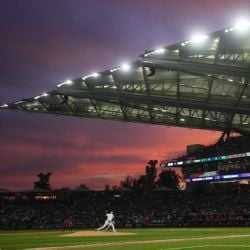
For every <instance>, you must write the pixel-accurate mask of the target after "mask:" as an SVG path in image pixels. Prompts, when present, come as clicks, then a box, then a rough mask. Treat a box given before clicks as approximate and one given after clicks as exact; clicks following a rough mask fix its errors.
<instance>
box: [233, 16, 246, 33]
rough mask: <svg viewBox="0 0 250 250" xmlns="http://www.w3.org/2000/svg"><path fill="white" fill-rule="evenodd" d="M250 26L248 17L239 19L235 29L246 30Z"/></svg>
mask: <svg viewBox="0 0 250 250" xmlns="http://www.w3.org/2000/svg"><path fill="white" fill-rule="evenodd" d="M249 27H250V22H249V21H248V20H246V19H241V20H239V21H238V22H237V23H236V25H235V26H234V28H235V29H237V30H240V31H245V30H247V29H248V28H249Z"/></svg>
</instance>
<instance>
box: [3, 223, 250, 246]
mask: <svg viewBox="0 0 250 250" xmlns="http://www.w3.org/2000/svg"><path fill="white" fill-rule="evenodd" d="M119 232H130V233H133V234H132V235H122V236H120V235H115V234H113V233H112V232H110V234H109V235H108V236H101V237H100V236H99V237H96V236H85V237H82V236H81V237H62V235H63V234H65V233H63V232H62V231H59V230H43V231H41V230H39V231H38V230H37V231H36V230H33V231H28V230H27V231H2V232H1V234H0V249H1V250H9V249H29V248H43V249H50V248H49V247H57V248H54V249H95V250H104V249H109V250H132V249H135V250H140V249H141V250H182V249H183V250H185V249H201V250H215V249H220V250H222V249H224V250H235V249H249V250H250V228H145V229H121V230H119ZM67 233H68V232H67ZM109 243H112V244H113V245H112V244H109ZM94 244H96V245H94ZM52 249H53V248H52Z"/></svg>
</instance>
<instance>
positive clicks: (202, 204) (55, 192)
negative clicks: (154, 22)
mask: <svg viewBox="0 0 250 250" xmlns="http://www.w3.org/2000/svg"><path fill="white" fill-rule="evenodd" d="M249 79H250V22H249V21H248V20H243V21H241V22H238V23H235V24H234V25H232V26H228V27H225V28H223V29H221V30H217V31H214V32H211V33H200V34H195V35H194V36H192V37H190V38H188V39H186V40H181V41H179V42H176V43H173V44H170V45H165V46H162V47H159V48H157V49H155V50H145V51H144V52H142V53H141V54H140V55H139V56H138V58H136V59H135V60H134V61H132V62H131V63H124V64H122V65H118V66H115V67H112V68H109V69H105V70H103V71H100V72H94V73H90V74H86V75H82V76H79V77H77V78H74V79H70V80H66V81H63V82H60V83H58V84H55V87H54V88H53V89H52V90H49V91H47V92H44V93H41V94H39V95H37V96H34V97H31V98H25V99H20V100H16V101H14V102H9V103H2V104H1V108H0V111H1V113H7V112H14V113H15V114H17V113H18V114H19V113H21V114H23V113H24V112H25V113H29V114H30V117H31V119H32V116H33V114H34V113H40V114H42V117H43V118H44V119H46V117H48V116H49V115H57V116H60V117H61V116H63V117H66V118H67V117H69V116H71V117H78V119H80V118H83V119H84V118H93V119H96V120H97V121H98V119H99V120H100V119H102V120H108V121H109V120H113V121H120V122H123V123H122V124H124V123H141V124H151V125H152V126H156V125H160V126H167V127H180V128H189V129H194V130H195V129H199V130H209V131H215V132H216V133H217V134H220V136H219V137H218V138H217V140H216V141H213V142H212V143H211V144H209V145H204V144H202V143H201V144H197V143H193V144H189V145H186V149H185V151H183V152H181V153H179V154H175V155H172V156H171V157H167V158H165V159H162V160H161V161H159V162H158V161H157V160H150V161H149V162H148V163H147V166H146V168H145V174H144V175H140V176H138V177H131V176H127V177H126V178H125V179H124V180H123V181H121V183H120V186H116V187H113V188H111V187H109V186H106V187H105V189H104V190H90V189H89V188H88V187H86V186H84V185H82V186H79V187H78V188H77V189H75V190H70V189H67V188H61V189H51V188H50V187H49V184H48V182H49V178H50V176H51V173H50V172H48V173H47V174H46V173H45V174H44V173H41V174H39V175H38V176H37V177H38V181H37V182H35V183H34V184H35V185H34V188H33V189H29V190H24V191H10V190H8V189H7V188H4V187H3V188H2V187H1V188H0V229H1V231H0V249H1V250H21V249H22V250H24V249H25V250H31V249H33V250H56V249H58V250H59V249H62V250H63V249H95V250H104V249H110V250H123V249H124V250H132V249H142V250H182V249H183V250H185V249H201V250H216V249H225V250H236V249H250V87H249V86H250V85H249ZM83 119H80V120H83ZM122 124H121V125H122ZM13 158H15V157H14V156H13ZM16 161H18V159H16ZM157 171H160V173H157ZM46 185H47V186H46Z"/></svg>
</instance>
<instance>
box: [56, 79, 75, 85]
mask: <svg viewBox="0 0 250 250" xmlns="http://www.w3.org/2000/svg"><path fill="white" fill-rule="evenodd" d="M72 83H73V81H71V80H66V81H65V82H62V83H60V84H58V85H57V87H61V86H62V85H69V84H72Z"/></svg>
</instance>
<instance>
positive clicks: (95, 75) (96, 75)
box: [91, 72, 99, 78]
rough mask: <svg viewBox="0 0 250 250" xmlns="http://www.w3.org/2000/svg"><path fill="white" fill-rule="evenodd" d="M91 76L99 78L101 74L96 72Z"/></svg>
mask: <svg viewBox="0 0 250 250" xmlns="http://www.w3.org/2000/svg"><path fill="white" fill-rule="evenodd" d="M91 76H93V77H95V78H96V77H98V76H99V74H98V73H97V72H94V73H92V75H91Z"/></svg>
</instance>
